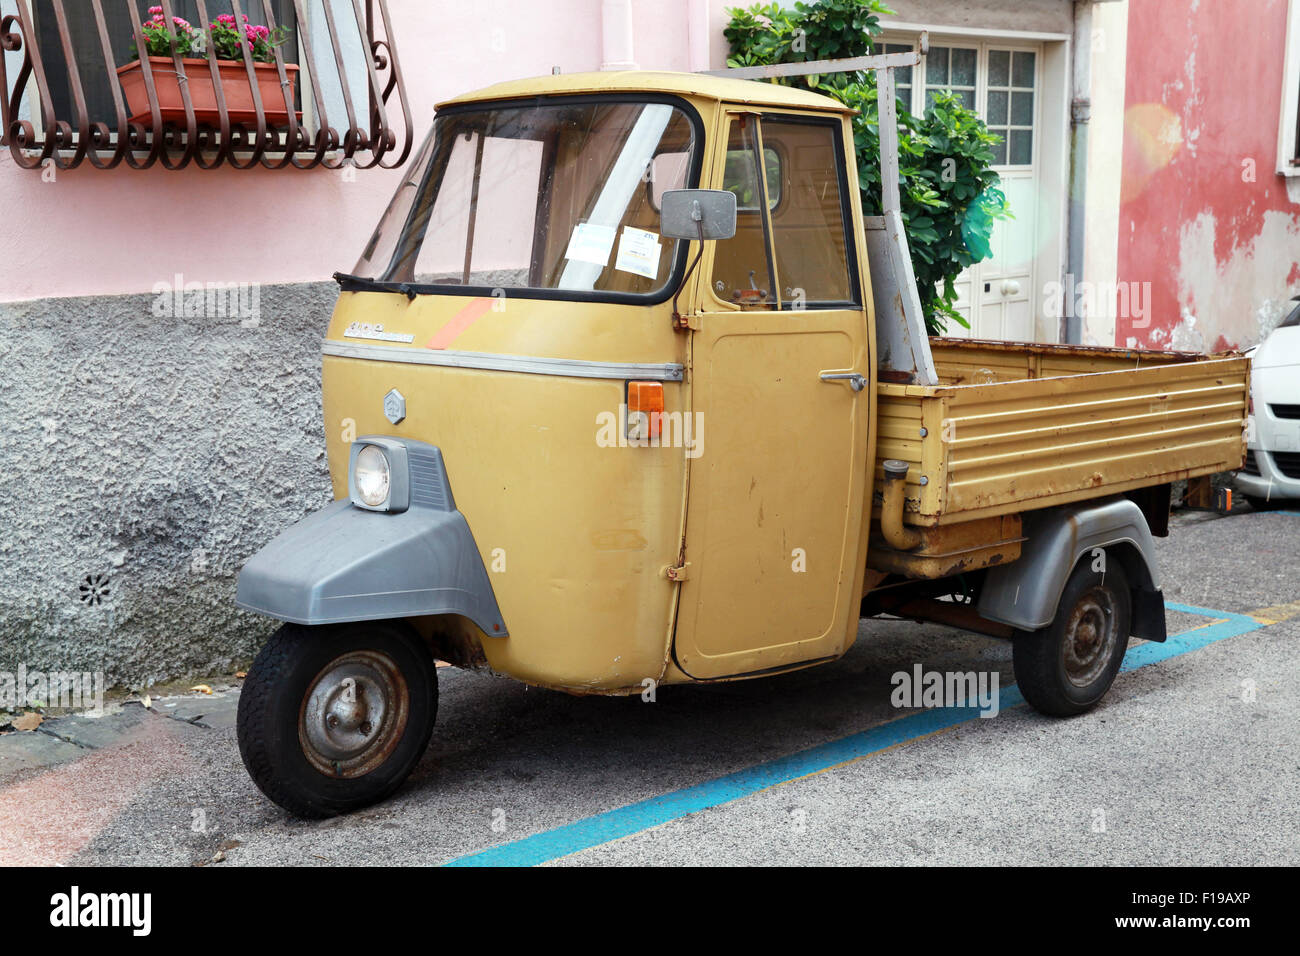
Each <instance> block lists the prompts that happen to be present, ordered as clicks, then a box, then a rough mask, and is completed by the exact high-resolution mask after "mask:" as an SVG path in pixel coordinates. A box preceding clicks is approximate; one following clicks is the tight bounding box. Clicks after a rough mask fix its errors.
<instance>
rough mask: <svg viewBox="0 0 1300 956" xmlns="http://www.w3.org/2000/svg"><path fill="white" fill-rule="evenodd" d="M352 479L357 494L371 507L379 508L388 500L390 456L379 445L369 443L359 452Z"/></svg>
mask: <svg viewBox="0 0 1300 956" xmlns="http://www.w3.org/2000/svg"><path fill="white" fill-rule="evenodd" d="M352 480H353V482H354V483H355V486H356V489H357V494H358V495H360V497H361V500H362V501H363V502H365V503H366V504H367V505H369V506H370V507H372V508H378V507H380V506H381V505H382V504H383V503H384V502H385V501H387V500H388V493H389V489H390V488H391V486H392V469H391V468H389V466H388V456H387V455H385V454H384V453H383V451H382V450H381V449H380V448H379V446H378V445H367V446H366V447H364V448H362V449H361V451H359V452H358V453H357V459H356V463H355V464H354V465H353V470H352Z"/></svg>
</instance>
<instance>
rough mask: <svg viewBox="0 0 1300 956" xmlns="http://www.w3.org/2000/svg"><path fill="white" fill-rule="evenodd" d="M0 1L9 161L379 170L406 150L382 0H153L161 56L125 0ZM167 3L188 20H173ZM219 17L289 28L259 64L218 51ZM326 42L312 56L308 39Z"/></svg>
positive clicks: (0, 71)
mask: <svg viewBox="0 0 1300 956" xmlns="http://www.w3.org/2000/svg"><path fill="white" fill-rule="evenodd" d="M0 2H2V3H3V6H0V12H3V11H4V10H6V9H7V10H8V11H9V12H8V13H5V14H4V15H3V16H2V17H0V50H2V51H3V52H0V112H2V113H3V116H2V117H0V120H2V121H3V128H2V129H0V145H4V146H8V147H9V151H10V154H11V155H12V157H13V159H14V161H15V162H16V163H17V164H18V165H20V166H22V167H25V168H28V169H39V168H42V167H44V166H47V165H50V164H53V165H54V166H55V167H57V168H58V169H71V168H74V167H76V166H78V165H80V164H81V163H82V161H83V160H85V161H89V162H90V163H91V165H93V166H95V167H97V168H100V169H112V168H114V167H116V166H118V165H121V164H122V163H125V164H126V165H127V166H129V167H131V168H134V169H147V168H149V167H151V166H153V165H155V164H156V163H161V164H162V165H163V166H164V167H166V168H168V169H182V168H184V167H186V166H188V165H190V164H191V163H193V164H194V165H196V166H198V167H200V168H203V169H212V168H215V167H217V166H220V165H223V164H225V165H231V166H235V167H237V168H240V169H248V168H253V167H259V166H260V167H265V168H271V169H279V168H284V167H287V166H290V165H292V166H294V167H297V168H299V169H310V168H312V167H315V166H324V167H326V168H330V169H338V168H340V167H343V166H355V167H357V168H361V169H367V168H371V167H375V166H381V167H383V168H386V169H388V168H392V167H395V166H400V165H401V164H402V163H404V162H405V161H406V159H407V157H408V156H409V155H410V152H411V146H412V141H413V136H414V130H413V129H412V125H411V112H410V107H409V105H408V102H407V98H406V89H405V85H404V83H403V80H402V70H401V66H400V64H399V62H398V58H397V47H396V43H395V41H394V38H393V31H392V22H391V20H390V17H389V13H388V3H387V0H260V3H259V2H258V0H248V2H247V3H246V4H245V3H241V2H240V0H211V2H209V0H153V3H154V9H155V10H156V9H157V8H158V7H161V11H160V12H161V16H162V18H163V19H162V20H161V21H159V26H158V27H154V29H155V30H157V29H165V30H166V31H168V33H169V34H170V37H171V41H166V40H165V41H164V42H165V43H166V45H168V46H169V47H170V51H171V52H170V55H168V56H165V57H159V56H151V55H149V47H148V43H147V37H146V32H145V30H144V29H143V28H142V23H144V22H148V21H149V20H150V19H151V17H150V16H148V15H145V16H142V14H141V10H140V5H139V4H138V3H137V2H136V0H74V3H73V6H72V8H71V10H69V8H68V6H66V5H65V2H64V0H0ZM110 3H111V4H112V5H113V7H115V8H116V9H115V10H114V11H113V15H111V16H108V17H107V18H106V16H105V7H106V6H108V5H109V4H110ZM259 6H260V7H261V10H260V11H258V10H257V7H259ZM151 12H152V11H151ZM180 12H184V13H188V14H189V15H190V16H191V17H194V18H196V19H197V22H196V23H194V24H192V25H191V24H189V23H188V22H187V21H183V20H182V21H181V24H182V25H179V26H174V25H173V24H175V23H176V21H175V20H174V19H173V18H174V17H177V16H178V13H180ZM259 12H260V15H261V18H263V19H262V22H261V23H260V24H256V20H257V19H259V16H258V15H259ZM246 13H251V14H252V16H251V17H249V16H246ZM210 14H212V16H211V17H210ZM376 14H378V19H376ZM155 16H156V15H155ZM218 16H227V17H229V16H233V17H234V20H233V22H234V23H236V24H241V25H242V24H243V23H245V22H254V23H255V25H258V26H263V27H265V28H266V29H267V30H268V31H271V33H272V35H274V32H275V31H276V30H277V29H280V30H282V31H283V30H285V28H287V30H288V35H289V36H291V37H292V39H291V41H289V42H285V43H284V44H283V45H274V46H271V49H273V50H274V57H273V60H274V62H258V60H257V59H256V58H255V57H254V49H253V48H251V45H250V44H249V43H246V42H242V43H239V44H238V48H239V52H238V53H237V54H236V56H237V57H241V56H242V58H236V59H222V58H220V57H219V56H218V50H217V44H216V43H214V42H213V39H212V38H213V34H212V26H213V23H214V22H215V20H216V17H218ZM287 21H292V23H291V24H290V23H288V22H287ZM226 22H227V23H230V22H232V21H230V20H229V19H227V20H226ZM163 24H165V25H166V26H165V27H163V26H162V25H163ZM377 27H382V32H377V30H376V28H377ZM182 30H184V31H185V34H186V36H187V37H188V36H191V35H193V36H196V37H201V38H202V40H201V41H200V42H201V43H202V46H203V49H202V52H198V53H195V55H194V56H188V57H187V56H185V55H184V53H185V52H187V51H185V50H184V49H183V47H184V44H181V43H177V42H174V41H176V40H177V39H178V38H179V35H180V34H179V31H182ZM191 30H193V31H195V32H194V33H193V34H191V33H190V31H191ZM218 30H219V31H220V26H218ZM242 33H243V30H242V26H241V29H240V33H239V34H238V35H241V36H242ZM229 36H232V37H233V36H236V34H230V35H229ZM313 41H316V43H315V44H314V43H313ZM326 41H328V45H329V47H330V49H329V50H327V51H325V55H324V56H318V55H317V51H316V49H314V48H313V47H314V45H316V46H324V43H325V42H326ZM229 49H230V48H229V46H228V47H227V49H226V52H227V53H229ZM264 50H265V47H264V48H263V51H264ZM136 51H140V53H141V54H142V55H140V56H139V57H138V58H137V57H136V55H135V53H136ZM263 60H265V57H263ZM295 61H296V62H295ZM15 65H16V66H17V69H16V71H15V70H14V67H15ZM300 74H301V76H302V85H301V87H299V86H298V84H297V79H298V77H299V75H300ZM339 119H346V122H347V126H346V128H344V129H343V130H342V131H341V132H340V130H339V128H338V127H337V126H336V125H334V123H335V122H336V121H337V120H339ZM395 121H396V122H395Z"/></svg>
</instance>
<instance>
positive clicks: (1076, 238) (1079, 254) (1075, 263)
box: [1063, 0, 1092, 345]
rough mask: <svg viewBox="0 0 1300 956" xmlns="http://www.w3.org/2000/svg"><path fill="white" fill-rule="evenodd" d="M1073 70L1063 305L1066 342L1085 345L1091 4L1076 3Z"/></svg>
mask: <svg viewBox="0 0 1300 956" xmlns="http://www.w3.org/2000/svg"><path fill="white" fill-rule="evenodd" d="M1072 54H1073V62H1072V63H1071V69H1070V201H1069V206H1068V210H1067V213H1066V221H1067V232H1066V254H1065V271H1066V273H1067V274H1068V276H1073V279H1074V281H1069V279H1068V277H1067V281H1066V282H1065V288H1066V295H1067V296H1070V297H1071V300H1070V301H1066V302H1064V303H1063V306H1064V312H1065V341H1066V342H1067V343H1070V344H1075V345H1077V344H1079V343H1081V342H1082V341H1083V316H1081V315H1079V299H1078V297H1077V296H1076V295H1074V289H1075V288H1077V287H1078V283H1079V282H1081V281H1082V280H1083V238H1084V233H1083V226H1084V212H1085V210H1086V209H1087V205H1086V203H1085V198H1086V196H1087V192H1088V120H1089V119H1091V117H1092V99H1091V97H1092V0H1074V48H1073V50H1072Z"/></svg>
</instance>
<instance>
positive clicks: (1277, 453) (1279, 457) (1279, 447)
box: [1237, 296, 1300, 510]
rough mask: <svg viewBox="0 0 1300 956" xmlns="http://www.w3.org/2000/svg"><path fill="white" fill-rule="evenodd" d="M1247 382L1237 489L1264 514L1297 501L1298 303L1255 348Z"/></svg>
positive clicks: (1299, 428) (1299, 480)
mask: <svg viewBox="0 0 1300 956" xmlns="http://www.w3.org/2000/svg"><path fill="white" fill-rule="evenodd" d="M1295 301H1300V296H1298V297H1297V298H1296V300H1295ZM1250 378H1251V386H1250V399H1251V415H1250V417H1249V419H1248V420H1247V425H1246V428H1247V431H1246V447H1247V452H1246V464H1245V465H1244V466H1243V467H1242V469H1241V471H1239V472H1238V473H1237V488H1238V490H1240V491H1241V493H1242V494H1243V495H1245V496H1246V500H1247V501H1249V502H1250V503H1251V505H1252V506H1253V507H1255V508H1257V509H1261V510H1262V509H1265V508H1275V507H1278V506H1279V505H1282V504H1284V503H1285V502H1287V501H1288V500H1290V499H1300V305H1298V306H1296V308H1295V309H1294V310H1293V311H1292V312H1291V314H1290V315H1288V316H1287V317H1286V318H1285V319H1283V320H1282V324H1281V325H1279V326H1278V327H1277V328H1276V329H1274V330H1273V332H1272V334H1271V335H1269V337H1268V338H1266V339H1265V340H1264V341H1263V342H1261V343H1260V344H1259V346H1257V347H1256V348H1255V349H1254V355H1253V360H1252V362H1251V372H1250Z"/></svg>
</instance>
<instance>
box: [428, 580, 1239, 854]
mask: <svg viewBox="0 0 1300 956" xmlns="http://www.w3.org/2000/svg"><path fill="white" fill-rule="evenodd" d="M1165 606H1166V607H1167V608H1168V609H1169V610H1171V611H1181V612H1183V613H1185V614H1197V615H1201V616H1204V617H1209V618H1213V619H1214V620H1213V623H1211V624H1208V625H1204V626H1201V627H1196V628H1192V629H1191V630H1188V631H1183V632H1182V633H1179V634H1175V635H1173V636H1171V637H1170V638H1169V640H1168V641H1166V642H1164V643H1163V644H1152V643H1146V644H1141V645H1139V646H1137V647H1132V648H1130V649H1129V651H1128V653H1127V654H1126V655H1125V658H1124V664H1123V666H1122V667H1121V670H1124V671H1131V670H1135V669H1136V668H1139V667H1145V666H1147V665H1148V664H1155V663H1157V662H1159V661H1163V660H1168V659H1169V658H1171V657H1177V656H1179V655H1180V654H1187V653H1189V652H1191V651H1195V650H1199V649H1200V648H1202V647H1205V646H1206V645H1208V644H1213V643H1214V642H1215V641H1221V640H1223V639H1225V638H1229V637H1237V636H1238V635H1241V634H1246V633H1249V632H1250V631H1254V630H1257V629H1259V628H1261V627H1263V626H1264V625H1263V624H1261V623H1260V622H1259V621H1257V620H1255V619H1254V618H1252V617H1249V616H1248V615H1245V614H1232V613H1229V612H1226V611H1213V610H1209V609H1207V608H1199V607H1191V606H1189V605H1185V604H1173V603H1166V605H1165ZM1024 702H1025V700H1024V697H1022V696H1021V694H1020V691H1019V690H1018V689H1016V687H1015V685H1012V686H1010V687H1007V688H1005V689H1003V690H1002V692H1001V694H1000V701H999V706H1000V708H1001V709H1002V710H1009V709H1010V708H1012V707H1018V706H1019V705H1021V704H1023V703H1024ZM978 719H979V708H977V707H942V708H935V709H933V710H925V711H921V712H919V713H915V714H909V715H907V716H906V717H900V718H898V719H897V720H892V721H890V722H889V723H887V724H881V725H880V726H878V727H873V728H871V729H870V730H865V731H862V732H861V733H856V734H850V735H849V736H847V737H841V738H840V739H839V740H832V741H830V742H829V743H825V744H819V745H818V746H816V747H810V748H809V749H807V750H801V751H799V752H798V753H794V754H790V755H789V756H786V757H778V758H777V759H775V760H769V761H766V762H765V763H760V764H756V765H754V766H752V767H747V768H745V769H744V770H738V771H736V772H735V773H729V774H727V775H726V776H723V777H718V778H716V779H713V780H708V781H705V782H704V783H700V784H696V785H695V786H693V787H686V788H684V789H682V790H674V791H672V792H670V793H665V794H662V795H661V796H657V797H650V798H649V799H646V800H640V801H638V802H636V803H631V804H628V805H627V806H624V807H618V808H617V809H614V810H607V811H606V812H604V813H598V814H596V815H594V816H590V817H584V818H583V819H581V820H575V821H574V822H573V823H568V824H565V825H564V826H561V827H556V828H555V829H554V830H545V831H543V832H541V833H535V834H533V835H532V836H527V837H523V838H521V839H518V840H513V841H511V842H509V843H502V844H500V845H498V846H494V847H489V848H488V849H486V850H480V851H478V852H476V853H470V854H466V855H465V856H462V857H458V858H456V859H454V860H452V861H451V862H449V863H448V864H447V865H448V866H536V865H538V864H540V863H546V862H549V861H551V860H555V859H559V858H560V857H563V856H569V855H570V854H573V853H577V852H579V851H581V850H586V849H589V848H591V847H594V846H599V845H600V844H602V843H609V842H610V841H612V840H617V839H620V838H622V837H626V836H631V835H632V834H634V833H640V832H642V831H644V830H649V829H650V828H651V827H657V826H660V825H662V824H664V823H669V822H671V821H672V820H676V819H678V818H679V817H684V816H686V815H688V814H691V813H698V812H699V811H701V810H707V809H709V808H710V807H716V806H720V805H722V804H724V803H731V802H732V801H734V800H739V799H741V798H742V797H748V796H752V795H753V794H756V793H759V792H760V791H763V790H767V789H770V788H772V787H776V786H780V785H781V784H785V783H789V782H791V781H792V780H798V779H799V778H800V777H807V776H810V775H812V774H815V773H820V772H822V771H824V770H829V769H831V768H834V767H838V766H842V765H844V764H847V763H851V762H853V761H856V760H861V759H863V758H864V757H869V756H871V755H872V754H877V753H880V752H881V751H883V750H888V749H889V748H890V747H896V746H898V745H900V744H905V743H910V742H912V741H914V740H919V739H921V738H922V737H927V736H929V735H931V734H936V733H939V732H940V731H943V730H948V729H950V728H952V727H956V726H958V725H959V724H965V723H969V722H970V721H972V720H978Z"/></svg>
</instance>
